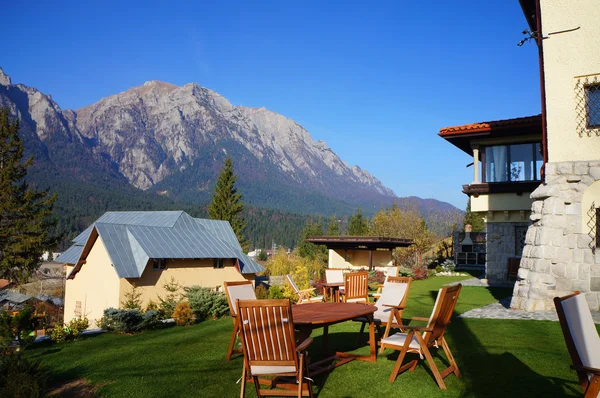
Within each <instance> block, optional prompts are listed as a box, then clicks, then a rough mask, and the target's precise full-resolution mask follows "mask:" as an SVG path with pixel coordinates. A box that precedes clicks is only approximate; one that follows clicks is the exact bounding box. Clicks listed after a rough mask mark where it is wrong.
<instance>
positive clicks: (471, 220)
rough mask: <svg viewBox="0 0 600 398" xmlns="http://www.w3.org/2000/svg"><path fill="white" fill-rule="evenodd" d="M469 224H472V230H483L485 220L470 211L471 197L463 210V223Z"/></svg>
mask: <svg viewBox="0 0 600 398" xmlns="http://www.w3.org/2000/svg"><path fill="white" fill-rule="evenodd" d="M467 224H471V225H472V226H473V232H483V230H484V228H485V222H484V221H483V218H482V217H481V216H480V215H479V214H477V213H473V212H472V211H471V198H469V201H468V202H467V210H466V211H465V218H464V225H467Z"/></svg>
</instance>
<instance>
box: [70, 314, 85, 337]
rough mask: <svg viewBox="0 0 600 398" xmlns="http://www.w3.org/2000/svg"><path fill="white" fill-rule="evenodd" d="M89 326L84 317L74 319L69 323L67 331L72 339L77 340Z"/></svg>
mask: <svg viewBox="0 0 600 398" xmlns="http://www.w3.org/2000/svg"><path fill="white" fill-rule="evenodd" d="M89 326H90V322H89V321H88V319H87V318H86V317H83V318H74V319H71V321H70V322H69V329H70V331H71V336H72V338H77V336H79V334H80V333H81V332H83V331H84V330H86V329H87V328H88V327H89Z"/></svg>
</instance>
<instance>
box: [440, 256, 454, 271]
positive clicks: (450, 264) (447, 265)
mask: <svg viewBox="0 0 600 398" xmlns="http://www.w3.org/2000/svg"><path fill="white" fill-rule="evenodd" d="M442 268H443V269H444V272H454V268H456V264H454V261H452V260H450V259H447V260H446V261H444V262H443V263H442Z"/></svg>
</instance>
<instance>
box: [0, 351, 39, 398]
mask: <svg viewBox="0 0 600 398" xmlns="http://www.w3.org/2000/svg"><path fill="white" fill-rule="evenodd" d="M47 380H48V375H47V373H46V371H45V370H44V369H43V368H42V367H41V365H40V361H30V360H27V359H26V358H24V357H23V353H22V352H15V351H13V350H4V349H2V350H0V397H15V398H16V397H31V398H37V397H43V396H46V394H45V388H46V382H47Z"/></svg>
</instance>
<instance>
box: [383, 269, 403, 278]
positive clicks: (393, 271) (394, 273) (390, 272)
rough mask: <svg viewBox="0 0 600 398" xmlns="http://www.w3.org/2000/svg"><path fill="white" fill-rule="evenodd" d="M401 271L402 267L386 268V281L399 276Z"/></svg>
mask: <svg viewBox="0 0 600 398" xmlns="http://www.w3.org/2000/svg"><path fill="white" fill-rule="evenodd" d="M399 271H400V267H385V276H386V279H387V278H388V277H390V276H398V272H399Z"/></svg>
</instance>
